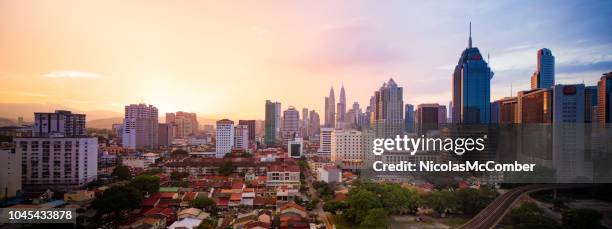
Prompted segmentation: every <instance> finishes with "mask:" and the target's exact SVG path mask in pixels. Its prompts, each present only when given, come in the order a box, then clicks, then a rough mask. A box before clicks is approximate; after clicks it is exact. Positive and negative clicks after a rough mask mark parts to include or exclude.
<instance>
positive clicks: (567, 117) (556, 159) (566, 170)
mask: <svg viewBox="0 0 612 229" xmlns="http://www.w3.org/2000/svg"><path fill="white" fill-rule="evenodd" d="M584 92H585V87H584V84H573V85H560V84H557V85H554V86H553V87H552V94H553V106H552V108H553V112H552V113H553V125H552V127H553V145H552V147H553V155H554V156H553V163H554V164H555V168H556V171H555V172H556V174H555V175H556V177H557V181H560V182H572V181H575V180H576V179H577V178H578V177H586V178H589V179H592V177H593V174H592V162H590V160H589V162H587V161H586V160H585V159H586V158H587V157H585V156H586V155H585V148H584V147H585V145H584V143H585V126H584V124H583V123H584V121H585V117H584V115H585V112H584V104H585V98H584ZM589 168H591V169H589Z"/></svg>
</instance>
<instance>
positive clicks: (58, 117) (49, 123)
mask: <svg viewBox="0 0 612 229" xmlns="http://www.w3.org/2000/svg"><path fill="white" fill-rule="evenodd" d="M32 134H33V136H34V137H48V136H50V135H53V134H60V135H64V136H66V137H70V136H85V135H86V134H87V132H86V131H85V115H84V114H73V113H72V112H70V111H64V110H56V111H55V113H43V112H36V113H34V130H33V131H32Z"/></svg>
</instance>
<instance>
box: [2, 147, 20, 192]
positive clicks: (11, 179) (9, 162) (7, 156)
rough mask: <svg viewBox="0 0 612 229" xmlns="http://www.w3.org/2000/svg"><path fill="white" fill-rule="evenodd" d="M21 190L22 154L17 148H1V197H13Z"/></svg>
mask: <svg viewBox="0 0 612 229" xmlns="http://www.w3.org/2000/svg"><path fill="white" fill-rule="evenodd" d="M20 190H21V155H20V154H17V151H16V150H15V149H11V148H6V149H4V148H0V198H2V199H4V197H8V198H12V197H15V196H16V195H17V192H18V191H20Z"/></svg>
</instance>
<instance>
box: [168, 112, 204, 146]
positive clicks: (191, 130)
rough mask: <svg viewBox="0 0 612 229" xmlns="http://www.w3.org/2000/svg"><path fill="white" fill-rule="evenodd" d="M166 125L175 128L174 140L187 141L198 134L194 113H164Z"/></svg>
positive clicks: (196, 118) (196, 119) (197, 124)
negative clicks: (168, 124) (171, 125)
mask: <svg viewBox="0 0 612 229" xmlns="http://www.w3.org/2000/svg"><path fill="white" fill-rule="evenodd" d="M166 123H170V124H173V125H175V126H176V130H175V133H176V135H175V136H174V137H175V138H181V139H187V138H189V136H193V135H196V134H197V133H198V126H199V123H198V117H197V115H196V113H189V112H182V111H179V112H176V114H175V113H166Z"/></svg>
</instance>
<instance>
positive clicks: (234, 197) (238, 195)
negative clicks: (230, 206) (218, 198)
mask: <svg viewBox="0 0 612 229" xmlns="http://www.w3.org/2000/svg"><path fill="white" fill-rule="evenodd" d="M241 199H242V193H232V195H231V196H230V201H234V200H241Z"/></svg>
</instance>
